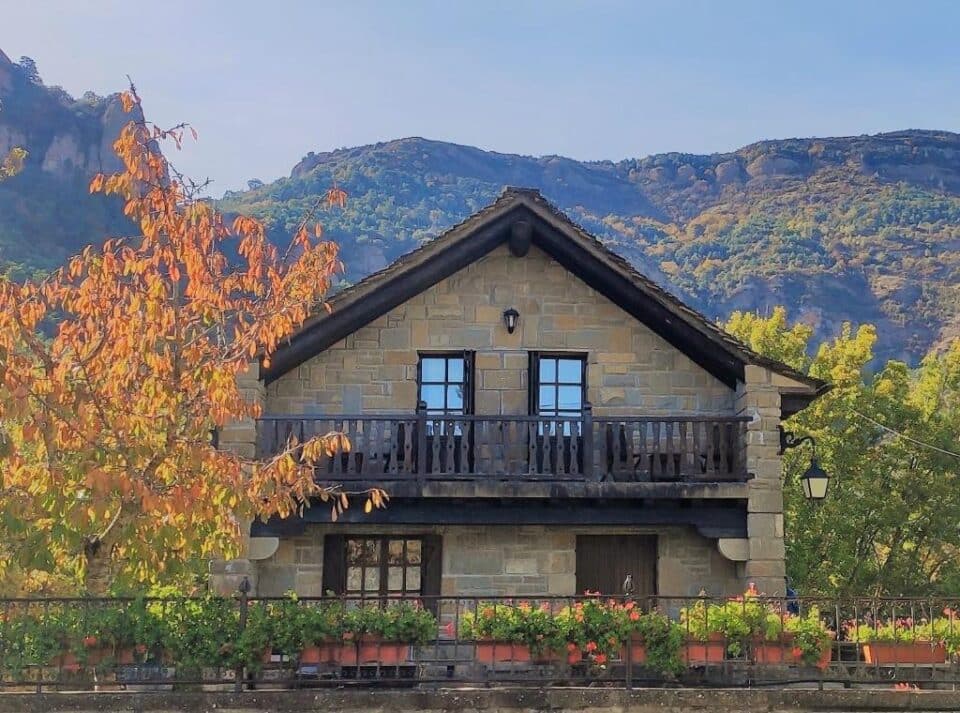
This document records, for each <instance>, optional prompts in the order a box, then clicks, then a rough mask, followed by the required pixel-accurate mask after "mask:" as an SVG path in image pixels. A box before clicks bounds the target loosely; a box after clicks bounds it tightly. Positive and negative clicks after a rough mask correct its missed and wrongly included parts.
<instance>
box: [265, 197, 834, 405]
mask: <svg viewBox="0 0 960 713" xmlns="http://www.w3.org/2000/svg"><path fill="white" fill-rule="evenodd" d="M505 243H507V244H509V245H510V248H511V250H513V251H514V253H515V254H521V255H522V254H525V252H526V249H527V248H528V247H529V245H531V244H532V245H536V246H537V247H538V248H540V249H541V250H543V251H544V252H546V253H547V254H548V255H550V256H551V257H552V258H553V259H554V260H556V261H557V262H558V263H560V264H561V265H563V267H565V268H566V269H567V270H569V271H570V272H572V273H573V274H574V275H576V276H577V277H579V278H580V279H582V280H583V281H584V282H586V283H587V284H589V285H590V286H591V287H592V288H594V289H595V290H596V291H597V292H599V293H600V294H602V295H604V296H605V297H607V298H608V299H610V300H611V301H613V302H614V303H615V304H617V305H618V306H619V307H621V308H622V309H623V310H625V311H626V312H628V313H629V314H631V315H632V316H634V317H635V318H636V319H638V320H639V321H641V322H642V323H644V324H645V325H646V326H648V327H649V328H650V329H652V330H653V331H654V332H656V333H657V334H659V335H660V336H661V337H663V338H664V339H665V340H666V341H667V342H669V343H670V344H672V345H673V346H674V347H676V348H677V349H679V350H680V351H682V352H684V353H685V354H686V355H687V356H688V357H690V359H692V360H693V361H694V362H696V363H697V364H699V365H700V366H701V367H703V368H704V369H705V370H706V371H707V372H709V373H710V374H712V375H713V376H715V377H716V378H717V379H719V380H720V381H722V382H723V383H725V384H727V385H728V386H730V387H731V388H735V386H736V383H737V381H743V380H744V371H745V367H746V366H747V365H756V366H762V367H765V368H767V369H770V370H771V371H773V372H774V373H777V374H780V375H782V376H784V377H787V378H788V379H790V380H791V381H793V382H796V385H792V386H785V387H783V388H782V389H781V390H782V392H784V393H785V394H786V395H787V396H789V399H787V398H785V399H784V403H783V412H784V416H786V415H789V414H790V413H795V412H796V411H799V410H800V409H802V408H803V407H804V406H806V405H807V404H808V403H809V402H810V401H811V400H812V399H813V398H815V397H816V396H818V395H819V394H821V393H823V392H824V391H826V390H827V389H828V388H829V387H828V384H826V382H823V381H820V380H819V379H814V378H812V377H809V376H806V375H805V374H802V373H800V372H799V371H797V370H795V369H793V368H791V367H789V366H787V365H786V364H783V363H782V362H779V361H776V360H774V359H769V358H767V357H764V356H762V355H760V354H757V353H756V352H754V351H752V350H751V349H749V348H748V347H747V346H746V345H744V344H742V343H741V342H739V341H738V340H736V339H735V338H733V337H732V336H731V335H729V334H727V333H726V332H724V331H723V330H722V329H721V328H720V327H719V326H717V325H716V324H714V323H713V322H712V321H711V320H709V319H708V318H707V317H705V316H704V315H702V314H700V313H699V312H697V311H696V310H694V309H692V308H691V307H688V306H687V305H685V304H684V303H683V302H681V301H680V300H678V299H677V298H676V297H674V296H673V295H671V294H670V293H669V292H667V291H666V290H664V289H663V288H661V287H660V286H659V285H657V284H656V283H654V282H653V281H651V280H650V279H649V278H647V277H645V276H644V275H641V274H640V273H639V272H637V270H636V269H634V268H633V266H632V265H630V263H629V262H627V261H626V260H625V259H624V258H622V257H620V256H619V255H617V254H616V253H614V252H613V251H611V250H609V249H608V248H606V247H604V246H603V244H602V243H601V242H600V241H599V240H598V239H597V238H595V237H594V236H593V235H591V234H590V233H588V232H587V231H586V230H584V229H583V228H582V227H580V226H579V225H577V224H576V223H574V222H573V221H572V220H570V219H569V218H568V217H567V216H566V215H565V214H563V213H562V212H561V211H560V210H559V209H557V208H555V207H554V206H553V205H551V204H550V203H549V202H548V201H547V200H546V199H544V198H543V196H541V195H540V192H539V191H537V190H534V189H528V188H510V187H508V188H505V189H504V191H503V192H502V193H501V195H500V197H499V198H497V200H496V201H494V202H493V203H491V204H490V205H488V206H487V207H486V208H483V209H481V210H480V211H478V212H477V213H474V214H473V215H471V216H470V217H469V218H467V219H466V220H464V221H463V222H461V223H459V224H458V225H455V226H453V227H452V228H450V229H449V230H447V231H446V232H444V233H443V234H441V235H440V236H438V237H437V238H434V239H433V240H431V241H429V242H427V243H425V244H424V245H422V246H421V247H419V248H417V249H416V250H413V251H411V252H409V253H407V254H405V255H403V256H402V257H400V258H398V259H397V260H396V261H394V262H393V263H391V264H390V265H388V266H387V267H385V268H383V269H382V270H380V271H378V272H375V273H373V274H371V275H369V276H368V277H366V278H364V279H363V280H361V281H360V282H358V283H357V284H355V285H353V286H351V287H348V288H346V289H344V290H342V291H341V292H339V293H337V294H336V295H334V296H333V297H332V298H331V299H330V300H329V303H330V306H331V308H332V310H331V311H330V312H329V313H325V314H321V315H318V316H317V317H315V318H313V319H311V320H309V321H308V322H307V323H306V324H305V325H304V326H303V327H302V328H301V329H300V330H299V331H298V332H297V333H296V334H294V335H293V336H292V337H291V338H290V339H289V341H288V342H287V344H285V345H283V346H281V347H280V348H279V349H278V350H277V352H276V353H275V354H274V355H273V357H272V360H271V364H270V367H269V368H267V369H264V370H263V372H262V373H263V376H264V379H265V381H266V382H267V383H269V382H271V381H274V380H276V379H278V378H279V377H280V376H282V375H283V374H285V373H287V372H288V371H290V370H291V369H294V368H296V367H297V366H299V365H300V364H302V363H303V362H305V361H306V360H307V359H309V358H311V357H312V356H314V355H316V354H318V353H320V352H322V351H323V350H325V349H327V348H329V347H330V346H332V345H333V344H335V343H336V342H338V341H340V340H341V339H343V338H344V337H346V336H347V335H349V334H352V333H353V332H355V331H356V330H358V329H360V328H361V327H363V326H365V325H367V324H369V323H370V322H372V321H373V320H375V319H377V318H378V317H380V316H382V315H384V314H386V313H387V312H389V311H390V310H391V309H393V308H394V307H396V306H398V305H400V304H402V303H403V302H405V301H406V300H408V299H410V298H411V297H414V296H415V295H417V294H419V293H421V292H423V291H424V290H426V289H428V288H429V287H431V286H433V285H435V284H436V283H438V282H439V281H440V280H443V279H444V278H446V277H449V276H450V275H452V274H454V273H455V272H458V271H459V270H462V269H463V268H464V267H466V266H467V265H470V264H471V263H473V262H475V261H476V260H479V259H480V258H482V257H483V256H484V255H486V254H487V253H489V252H490V251H492V250H493V249H494V248H496V247H498V246H500V245H502V244H505Z"/></svg>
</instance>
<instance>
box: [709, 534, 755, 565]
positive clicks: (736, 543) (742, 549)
mask: <svg viewBox="0 0 960 713" xmlns="http://www.w3.org/2000/svg"><path fill="white" fill-rule="evenodd" d="M717 550H718V551H719V552H720V554H722V555H723V556H724V557H726V558H727V559H728V560H730V561H731V562H746V561H747V560H748V559H750V540H748V539H747V538H746V537H720V538H718V539H717Z"/></svg>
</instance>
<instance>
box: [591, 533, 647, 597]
mask: <svg viewBox="0 0 960 713" xmlns="http://www.w3.org/2000/svg"><path fill="white" fill-rule="evenodd" d="M628 574H629V575H631V577H632V578H633V593H632V596H633V597H634V598H637V599H639V598H641V597H649V596H654V595H656V593H657V536H656V535H578V536H577V594H583V593H584V592H585V591H586V590H588V589H589V590H590V591H591V592H597V591H599V592H600V593H601V594H604V595H607V596H620V595H622V594H623V593H624V592H623V583H624V580H625V579H626V578H627V575H628Z"/></svg>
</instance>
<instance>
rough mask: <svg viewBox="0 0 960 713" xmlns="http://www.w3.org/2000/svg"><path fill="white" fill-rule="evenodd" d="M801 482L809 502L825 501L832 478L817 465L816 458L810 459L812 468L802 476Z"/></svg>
mask: <svg viewBox="0 0 960 713" xmlns="http://www.w3.org/2000/svg"><path fill="white" fill-rule="evenodd" d="M800 482H801V483H802V484H803V494H804V496H805V497H806V498H807V500H823V499H824V498H825V497H827V486H828V485H829V484H830V476H829V475H827V472H826V471H825V470H824V469H823V468H821V467H820V466H819V465H818V464H817V459H816V458H811V459H810V467H809V468H807V472H806V473H804V474H803V475H801V476H800Z"/></svg>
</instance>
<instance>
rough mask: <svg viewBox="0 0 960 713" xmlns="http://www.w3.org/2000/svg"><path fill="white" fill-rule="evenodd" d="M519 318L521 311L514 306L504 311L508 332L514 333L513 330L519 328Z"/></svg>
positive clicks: (504, 321)
mask: <svg viewBox="0 0 960 713" xmlns="http://www.w3.org/2000/svg"><path fill="white" fill-rule="evenodd" d="M519 319H520V313H519V312H517V310H515V309H514V308H513V307H511V308H510V309H508V310H506V311H505V312H504V313H503V323H504V324H505V325H507V333H509V334H513V330H515V329H516V328H517V321H518V320H519Z"/></svg>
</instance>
